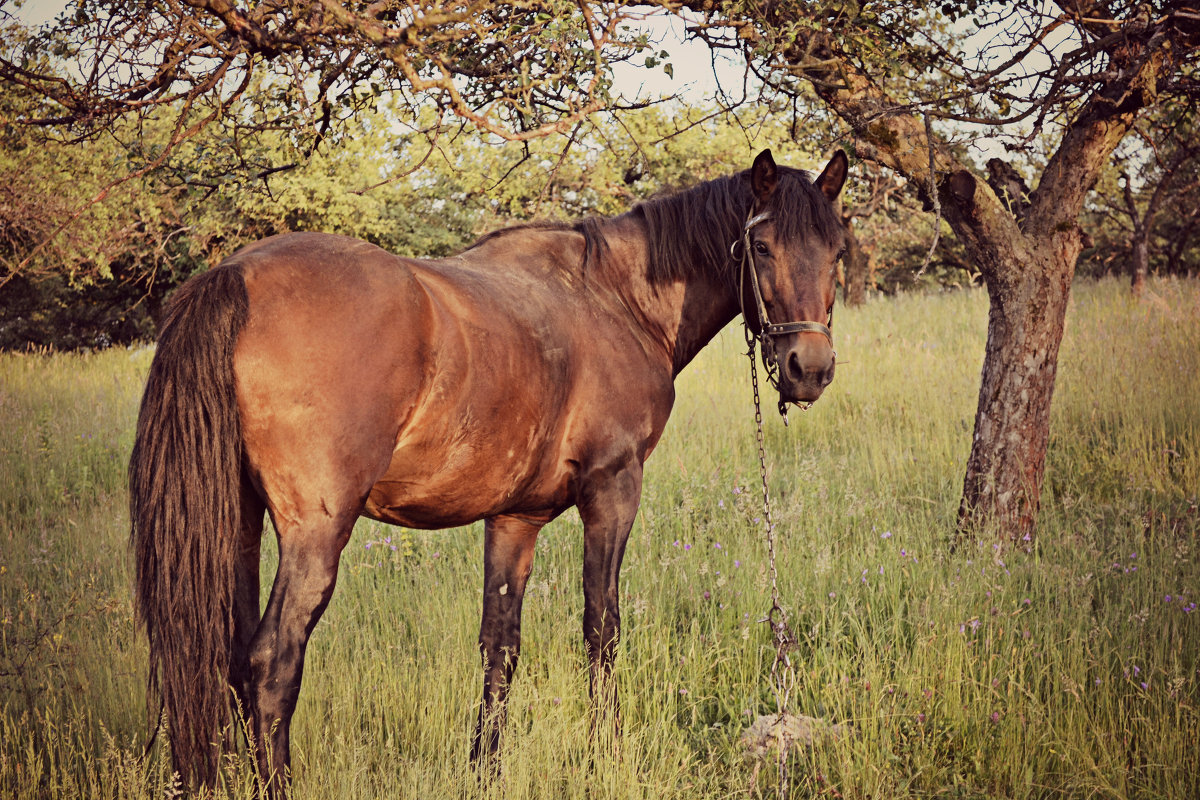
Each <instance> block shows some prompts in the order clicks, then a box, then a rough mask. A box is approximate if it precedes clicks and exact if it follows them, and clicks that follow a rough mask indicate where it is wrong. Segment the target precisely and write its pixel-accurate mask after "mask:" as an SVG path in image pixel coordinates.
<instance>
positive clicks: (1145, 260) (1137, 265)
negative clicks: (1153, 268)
mask: <svg viewBox="0 0 1200 800" xmlns="http://www.w3.org/2000/svg"><path fill="white" fill-rule="evenodd" d="M1132 245H1133V249H1132V252H1130V254H1129V276H1130V279H1129V288H1130V291H1132V292H1133V296H1134V297H1136V298H1139V299H1140V298H1141V296H1142V295H1143V294H1145V292H1146V275H1148V274H1149V272H1150V230H1149V228H1146V227H1142V226H1138V227H1137V228H1135V229H1134V231H1133V242H1132Z"/></svg>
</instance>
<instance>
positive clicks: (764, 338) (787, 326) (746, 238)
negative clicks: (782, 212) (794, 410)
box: [729, 211, 836, 405]
mask: <svg viewBox="0 0 1200 800" xmlns="http://www.w3.org/2000/svg"><path fill="white" fill-rule="evenodd" d="M770 218H771V214H770V213H769V212H766V211H764V212H762V213H761V214H756V215H754V216H752V217H750V218H749V219H748V220H746V224H745V226H743V228H742V238H741V239H739V240H737V241H735V242H734V243H733V244H731V245H730V246H729V254H730V255H731V256H733V258H735V259H737V260H738V261H739V262H740V270H739V273H738V305H739V306H741V309H742V324H743V325H745V331H746V343H747V344H748V345H750V347H751V348H753V347H754V346H755V343H756V340H757V341H758V342H761V344H762V362H763V367H764V368H765V369H766V371H767V380H768V381H769V382H770V383H771V385H772V386H774V387H775V389H776V390H778V389H779V362H778V360H777V355H776V353H775V349H774V348H773V347H770V346H769V345H770V343H771V338H772V337H775V336H786V335H788V334H792V333H819V334H821V335H822V336H824V337H825V338H826V340H828V342H829V346H830V347H833V331H832V330H831V329H830V327H829V325H832V324H833V311H832V310H830V312H829V325H824V324H822V323H820V322H812V321H810V320H799V321H796V322H779V323H773V322H771V320H770V318H768V317H767V305H766V303H765V302H763V298H762V289H761V288H760V286H759V283H758V269H757V268H756V267H755V266H754V248H753V246H752V243H751V241H750V231H752V230H753V229H754V227H755V226H756V225H758V224H760V223H762V222H766V221H767V220H769V219H770ZM738 245H741V248H742V255H741V258H738V254H737V248H738ZM747 270H749V272H750V288H751V292H752V293H753V295H754V310H755V312H756V313H757V314H758V326H759V329H758V333H757V334H755V333H754V332H753V331H752V330H751V328H750V317H749V315H748V314H747V313H746V311H747V309H746V297H745V291H746V289H745V287H746V272H747ZM768 350H769V351H770V353H771V356H770V360H768V357H767V352H768ZM835 355H836V354H835ZM781 405H782V403H781Z"/></svg>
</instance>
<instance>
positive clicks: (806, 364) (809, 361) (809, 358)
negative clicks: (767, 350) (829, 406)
mask: <svg viewBox="0 0 1200 800" xmlns="http://www.w3.org/2000/svg"><path fill="white" fill-rule="evenodd" d="M797 339H798V340H799V341H797V342H795V343H794V344H792V346H791V347H788V348H786V349H785V348H783V347H780V348H779V351H777V352H778V356H779V399H781V400H783V401H784V402H788V403H811V402H813V401H814V400H816V399H817V398H818V397H820V396H821V392H823V391H825V387H826V386H828V385H829V384H830V383H832V382H833V371H834V366H835V362H836V360H837V357H836V354H835V353H834V352H833V348H832V347H830V346H829V344H828V342H827V341H826V340H825V339H823V338H821V337H817V336H812V335H806V336H799V337H797Z"/></svg>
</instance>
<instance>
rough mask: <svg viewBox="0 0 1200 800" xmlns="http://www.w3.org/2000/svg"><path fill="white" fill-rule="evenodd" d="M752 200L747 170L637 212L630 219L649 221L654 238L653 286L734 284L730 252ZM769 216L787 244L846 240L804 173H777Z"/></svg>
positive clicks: (645, 204) (661, 199)
mask: <svg viewBox="0 0 1200 800" xmlns="http://www.w3.org/2000/svg"><path fill="white" fill-rule="evenodd" d="M753 199H754V196H753V193H752V191H751V189H750V171H749V170H745V171H743V172H739V173H735V174H733V175H730V176H727V177H724V178H717V179H716V180H713V181H708V182H707V183H702V184H700V185H699V186H696V187H694V188H692V189H688V190H685V191H683V192H680V193H678V194H672V195H667V196H665V197H656V198H653V199H650V200H647V201H645V202H643V203H639V204H638V205H637V206H635V207H634V208H633V210H632V211H631V212H630V213H631V214H638V215H640V216H641V217H642V219H644V220H645V222H646V227H647V229H648V231H649V234H650V266H649V271H648V277H649V278H650V280H651V281H652V282H655V283H657V282H660V281H669V280H675V279H678V278H681V277H684V276H686V275H688V274H692V273H695V272H697V271H707V270H715V271H717V272H718V273H719V274H721V275H723V276H725V277H727V278H728V279H729V280H730V281H733V280H735V279H734V277H733V275H732V273H733V266H734V264H733V259H732V258H731V257H730V254H729V246H730V245H731V244H732V243H733V242H734V241H736V240H737V239H738V238H740V237H741V235H742V226H743V225H744V224H745V222H746V219H747V217H748V216H749V214H750V207H751V205H752V203H753ZM767 210H768V211H770V212H771V215H772V217H773V219H774V222H775V226H776V231H777V233H778V235H779V236H781V237H783V239H784V240H787V241H793V240H796V239H800V238H805V237H810V236H814V235H815V236H818V237H820V238H821V239H822V240H823V241H825V242H826V243H830V244H832V243H835V242H837V241H839V240H840V238H841V236H842V226H841V222H840V221H839V220H838V218H837V216H836V215H835V214H834V212H833V207H832V206H831V205H830V203H829V201H827V200H826V199H825V197H824V196H823V195H822V194H821V192H820V190H818V189H817V188H816V187H815V186H814V185H813V183H812V181H811V180H810V179H809V177H808V173H806V172H803V171H801V170H798V169H791V168H790V167H779V186H778V188H777V189H776V190H775V194H774V196H773V197H772V199H771V206H770V208H768V209H767Z"/></svg>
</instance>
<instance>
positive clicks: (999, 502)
mask: <svg viewBox="0 0 1200 800" xmlns="http://www.w3.org/2000/svg"><path fill="white" fill-rule="evenodd" d="M1046 244H1048V245H1049V246H1045V247H1044V246H1040V243H1037V242H1030V241H1028V240H1026V239H1024V238H1022V239H1019V240H1016V241H1013V242H1011V243H1009V244H1008V245H1007V246H1005V245H1003V244H1001V245H999V246H997V247H995V248H994V250H995V251H996V252H995V253H994V255H995V256H996V260H997V261H998V262H999V263H1000V264H1002V265H1003V267H1004V268H1005V271H1006V272H1007V273H1008V274H1009V275H1011V276H1012V279H1011V280H994V279H993V280H989V281H988V282H987V287H988V296H989V299H990V308H989V310H988V333H987V347H986V350H985V353H984V360H983V370H982V374H981V376H980V385H979V404H978V406H977V409H976V412H975V432H974V437H973V439H972V443H971V453H970V456H969V457H968V459H967V469H966V474H965V476H964V478H963V493H962V500H961V502H960V505H959V527H960V532H961V533H964V534H967V535H970V536H989V535H990V536H995V537H997V538H1006V539H1011V540H1015V541H1018V542H1020V541H1023V542H1029V541H1031V540H1032V538H1033V532H1034V529H1035V525H1036V520H1037V514H1038V508H1039V500H1040V496H1041V489H1042V479H1043V476H1044V474H1045V465H1046V448H1047V445H1048V443H1049V437H1050V408H1051V401H1052V400H1053V397H1054V385H1055V378H1056V375H1057V370H1058V351H1059V345H1060V343H1061V342H1062V334H1063V326H1064V323H1065V320H1066V314H1067V303H1068V299H1069V295H1070V285H1071V279H1072V278H1073V276H1074V272H1075V262H1076V259H1077V258H1078V255H1079V250H1080V246H1079V240H1078V236H1071V235H1063V236H1060V237H1058V240H1057V241H1052V242H1049V243H1046ZM1016 267H1020V269H1019V270H1017V269H1015V268H1016Z"/></svg>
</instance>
